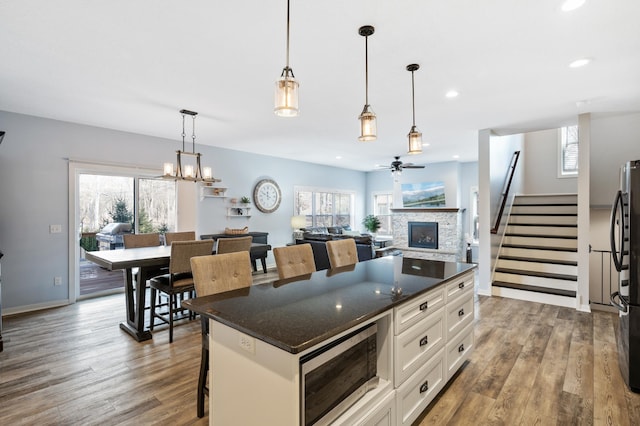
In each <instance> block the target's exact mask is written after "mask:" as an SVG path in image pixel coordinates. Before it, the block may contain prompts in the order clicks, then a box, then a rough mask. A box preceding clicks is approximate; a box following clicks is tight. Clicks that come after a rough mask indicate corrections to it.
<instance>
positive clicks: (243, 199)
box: [240, 196, 251, 204]
mask: <svg viewBox="0 0 640 426" xmlns="http://www.w3.org/2000/svg"><path fill="white" fill-rule="evenodd" d="M240 202H241V203H242V204H249V203H251V199H250V198H249V197H246V196H243V197H242V198H240Z"/></svg>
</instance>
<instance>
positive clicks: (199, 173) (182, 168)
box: [163, 109, 219, 182]
mask: <svg viewBox="0 0 640 426" xmlns="http://www.w3.org/2000/svg"><path fill="white" fill-rule="evenodd" d="M180 114H182V150H177V151H176V157H177V160H176V161H177V167H176V168H175V170H174V168H173V163H164V167H163V177H164V178H166V179H174V180H188V181H192V182H219V180H218V179H215V178H214V177H213V176H212V172H211V167H201V166H200V157H201V156H202V155H201V154H200V153H199V152H196V115H198V113H197V112H195V111H189V110H186V109H181V110H180ZM187 115H190V116H191V117H192V120H193V121H192V125H191V126H192V127H191V147H192V148H191V152H186V151H185V142H184V138H185V136H186V133H185V127H184V122H185V116H187ZM183 155H186V156H191V157H195V159H196V162H195V166H194V165H193V164H184V165H183V164H182V156H183Z"/></svg>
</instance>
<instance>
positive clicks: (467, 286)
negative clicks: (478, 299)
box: [447, 272, 474, 303]
mask: <svg viewBox="0 0 640 426" xmlns="http://www.w3.org/2000/svg"><path fill="white" fill-rule="evenodd" d="M473 283H474V278H473V272H471V273H469V274H466V275H463V276H461V277H460V278H458V279H456V280H453V281H451V282H450V283H449V284H447V303H449V302H450V301H452V300H453V299H455V298H456V297H458V296H461V295H462V294H463V293H465V292H468V291H473Z"/></svg>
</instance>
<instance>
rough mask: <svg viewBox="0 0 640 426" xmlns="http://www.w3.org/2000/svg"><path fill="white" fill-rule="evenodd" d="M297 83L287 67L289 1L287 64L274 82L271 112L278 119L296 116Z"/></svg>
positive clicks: (291, 71)
mask: <svg viewBox="0 0 640 426" xmlns="http://www.w3.org/2000/svg"><path fill="white" fill-rule="evenodd" d="M298 86H299V84H298V82H297V81H296V79H295V76H294V75H293V70H292V69H291V68H290V67H289V0H287V63H286V65H285V67H284V68H283V70H282V74H281V75H280V79H279V80H278V81H276V97H275V108H274V109H273V112H275V113H276V115H279V116H280V117H296V116H297V115H298Z"/></svg>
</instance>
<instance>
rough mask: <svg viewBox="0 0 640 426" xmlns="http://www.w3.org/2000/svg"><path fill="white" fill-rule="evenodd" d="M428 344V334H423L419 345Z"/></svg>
mask: <svg viewBox="0 0 640 426" xmlns="http://www.w3.org/2000/svg"><path fill="white" fill-rule="evenodd" d="M427 344H429V336H424V337H423V338H422V339H420V346H424V345H427Z"/></svg>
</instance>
